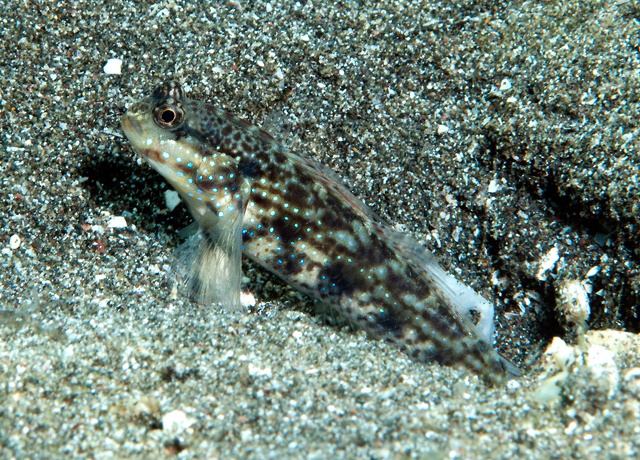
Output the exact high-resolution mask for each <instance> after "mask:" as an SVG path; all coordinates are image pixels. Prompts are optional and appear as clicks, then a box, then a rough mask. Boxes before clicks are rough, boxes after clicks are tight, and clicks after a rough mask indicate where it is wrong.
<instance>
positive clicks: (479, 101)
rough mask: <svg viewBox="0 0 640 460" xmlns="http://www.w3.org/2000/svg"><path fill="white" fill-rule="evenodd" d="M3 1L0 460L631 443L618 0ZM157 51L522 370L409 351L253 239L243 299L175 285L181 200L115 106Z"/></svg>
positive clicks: (629, 136) (632, 223)
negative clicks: (487, 373) (137, 145)
mask: <svg viewBox="0 0 640 460" xmlns="http://www.w3.org/2000/svg"><path fill="white" fill-rule="evenodd" d="M0 7H1V8H2V11H3V15H2V17H0V33H1V37H2V41H1V45H0V53H1V56H0V81H1V84H0V107H1V112H0V132H1V134H2V137H1V140H0V158H1V159H2V161H1V162H0V178H1V180H2V194H1V195H0V225H1V226H2V231H1V232H0V285H1V287H0V400H1V401H3V402H2V404H0V458H7V459H11V458H16V459H23V458H96V459H107V458H129V459H132V458H141V459H142V458H158V457H161V456H162V457H166V456H177V457H180V458H260V459H264V458H278V459H284V458H295V459H299V458H309V459H314V458H317V459H324V458H336V459H338V458H349V459H353V458H369V459H370V458H375V459H384V458H465V459H467V458H513V457H516V458H521V457H526V458H540V459H547V458H568V457H576V458H580V457H592V458H593V457H595V456H597V457H599V458H623V457H627V456H637V455H638V454H639V453H640V403H639V399H640V364H639V363H638V358H637V357H638V352H639V351H640V349H639V347H640V342H639V339H638V335H637V333H638V332H639V331H640V319H639V316H638V308H639V306H640V301H639V300H640V274H639V273H640V272H639V268H640V252H639V250H638V247H640V236H639V235H640V233H639V232H638V228H640V188H639V184H638V177H640V158H639V154H638V152H639V147H640V141H639V136H640V132H639V131H638V120H640V99H639V92H638V88H639V87H640V49H639V48H638V46H639V42H638V37H639V36H640V10H638V5H637V4H636V2H632V1H625V0H620V1H605V2H601V1H587V2H542V1H538V2H513V3H510V4H508V5H496V4H495V2H483V1H478V2H466V3H465V4H464V6H460V5H459V2H444V1H443V2H435V1H433V2H432V1H429V2H360V3H356V2H350V1H343V2H335V3H332V2H328V1H327V2H309V1H300V2H276V1H272V2H265V1H246V2H238V1H236V2H219V3H205V2H182V1H170V2H163V3H155V4H145V3H144V2H122V1H112V2H104V3H103V4H97V3H95V2H88V1H76V2H71V1H67V2H57V3H56V2H43V3H34V2H29V1H22V2H8V1H6V0H2V1H0ZM168 78H176V79H179V80H180V81H181V82H183V84H184V86H185V88H186V89H187V91H188V94H189V97H191V98H194V99H202V100H207V101H209V102H211V103H214V104H217V105H219V106H221V107H225V108H227V109H228V110H230V111H232V112H233V113H236V114H237V115H239V116H242V117H244V118H246V119H248V120H250V121H251V122H253V123H257V124H263V123H264V124H265V125H266V126H268V128H269V130H270V131H272V132H273V133H274V134H275V135H276V136H277V137H278V138H279V139H281V140H282V142H283V143H285V144H286V145H288V146H289V147H290V148H292V149H294V150H296V151H299V152H302V153H304V154H306V155H308V156H310V157H313V158H315V159H317V160H319V161H321V162H322V163H324V164H327V165H329V166H330V167H331V168H333V169H334V170H335V171H336V172H337V173H338V174H339V175H340V176H341V177H343V179H344V180H345V182H346V183H347V184H348V186H349V188H350V189H351V190H352V191H353V192H354V193H355V194H356V195H357V196H359V197H360V198H362V199H363V200H364V201H365V202H366V203H367V204H368V205H369V206H371V207H372V209H374V211H376V212H377V213H378V214H380V215H381V216H383V217H384V218H385V219H387V220H388V221H390V222H391V223H393V224H394V225H395V226H396V227H397V228H399V229H401V230H404V231H406V232H409V233H411V234H412V235H413V236H414V237H415V238H416V239H417V240H418V241H420V242H421V243H422V244H424V245H426V246H427V247H429V248H430V249H431V250H432V251H434V252H435V253H436V255H437V257H438V258H439V259H440V261H441V263H442V265H443V266H444V267H445V268H446V269H447V270H448V271H449V272H450V273H452V274H454V275H455V276H456V277H457V278H458V279H460V280H461V281H463V282H465V283H467V284H469V285H470V286H472V287H473V288H474V289H475V290H477V291H478V292H480V293H482V295H484V296H485V297H486V298H487V299H489V300H491V301H492V302H494V304H495V305H496V313H497V315H496V325H497V337H496V347H497V348H498V349H499V350H500V352H501V353H503V354H505V355H506V356H508V357H509V358H510V359H512V360H513V361H514V362H516V363H517V364H518V365H519V366H520V367H521V368H522V369H523V370H524V374H525V375H524V376H523V377H522V378H518V379H515V380H511V381H509V382H508V383H507V384H506V385H505V386H504V387H499V388H490V387H486V386H485V385H484V384H483V383H482V382H481V381H479V380H478V378H477V377H476V376H470V375H467V374H465V373H464V372H463V371H461V370H459V369H452V368H447V367H439V366H437V365H434V366H425V365H421V364H417V363H413V362H411V361H409V360H408V359H407V358H406V357H405V356H404V355H403V354H402V353H400V352H399V351H398V350H396V349H394V348H393V347H391V346H388V345H386V344H384V343H378V342H374V341H370V340H367V339H366V337H365V336H364V334H363V333H362V332H358V331H353V330H351V329H349V328H348V327H346V326H345V325H343V324H340V322H339V321H336V320H335V318H332V317H330V316H327V315H326V314H324V313H318V314H316V306H315V305H314V304H313V303H312V302H311V301H310V300H309V299H307V298H305V297H304V296H301V295H299V294H296V293H294V292H292V291H291V289H290V288H289V287H288V286H286V285H284V284H283V283H282V282H280V281H279V280H278V279H277V278H275V277H274V276H272V275H270V274H268V273H266V272H264V271H262V270H261V269H259V268H258V267H257V266H254V265H251V264H249V263H245V265H244V269H245V275H246V277H247V282H246V284H245V290H246V291H247V293H250V294H252V295H253V296H254V298H255V302H256V304H255V306H254V307H252V308H251V309H250V311H249V314H239V313H232V312H227V311H223V310H220V309H217V308H205V307H202V306H200V305H196V304H193V303H191V302H189V300H188V298H187V296H185V295H184V293H183V292H182V291H181V290H180V289H175V288H174V287H173V286H171V284H170V283H168V282H167V279H166V274H167V272H168V271H169V270H170V266H171V254H172V251H173V250H174V249H175V248H176V247H177V246H178V245H179V244H180V238H179V236H178V234H177V233H178V231H179V230H181V229H182V228H184V227H186V226H187V225H189V223H190V222H191V220H190V217H189V216H188V212H187V211H186V210H185V208H184V206H183V205H178V206H177V207H175V209H172V210H171V211H170V210H169V209H167V208H168V204H167V202H166V200H165V192H167V190H168V189H169V187H168V186H167V185H166V184H165V183H164V182H163V180H162V178H160V177H159V175H157V174H156V173H154V172H153V171H152V170H150V169H149V168H148V167H147V166H145V165H143V164H142V163H141V162H140V161H138V160H137V159H136V158H135V156H134V154H133V152H132V150H131V148H130V147H129V145H128V143H127V141H126V139H125V138H124V137H123V134H122V131H121V129H120V124H119V119H120V117H121V115H122V114H123V113H124V111H125V110H126V108H127V106H128V105H129V104H131V103H132V102H133V101H135V100H137V99H139V98H140V97H142V96H143V95H145V94H148V93H149V91H151V90H152V89H153V88H154V87H155V86H156V85H157V84H159V83H160V82H161V81H163V80H165V79H168ZM623 331H625V332H623ZM545 350H546V351H545Z"/></svg>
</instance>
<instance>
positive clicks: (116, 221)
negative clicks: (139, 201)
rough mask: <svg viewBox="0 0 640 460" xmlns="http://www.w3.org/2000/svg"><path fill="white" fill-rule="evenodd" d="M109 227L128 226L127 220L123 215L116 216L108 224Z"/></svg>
mask: <svg viewBox="0 0 640 460" xmlns="http://www.w3.org/2000/svg"><path fill="white" fill-rule="evenodd" d="M107 227H108V228H127V221H126V219H125V218H124V217H122V216H114V217H112V218H111V219H110V220H109V223H108V224H107Z"/></svg>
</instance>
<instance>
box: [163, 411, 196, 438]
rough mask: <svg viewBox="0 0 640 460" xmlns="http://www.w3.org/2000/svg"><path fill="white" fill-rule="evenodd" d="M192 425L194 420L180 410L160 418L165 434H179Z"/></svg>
mask: <svg viewBox="0 0 640 460" xmlns="http://www.w3.org/2000/svg"><path fill="white" fill-rule="evenodd" d="M193 423H194V420H193V419H192V418H190V417H188V416H187V414H185V413H184V412H182V411H181V410H172V411H171V412H169V413H167V414H165V415H164V416H163V417H162V430H163V431H164V432H167V433H172V434H179V433H182V432H183V431H184V430H186V429H187V428H189V427H190V426H191V425H193Z"/></svg>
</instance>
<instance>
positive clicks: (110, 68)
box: [102, 58, 122, 75]
mask: <svg viewBox="0 0 640 460" xmlns="http://www.w3.org/2000/svg"><path fill="white" fill-rule="evenodd" d="M102 70H103V71H104V73H106V74H107V75H121V74H122V59H117V58H111V59H109V60H107V63H106V64H105V65H104V67H103V68H102Z"/></svg>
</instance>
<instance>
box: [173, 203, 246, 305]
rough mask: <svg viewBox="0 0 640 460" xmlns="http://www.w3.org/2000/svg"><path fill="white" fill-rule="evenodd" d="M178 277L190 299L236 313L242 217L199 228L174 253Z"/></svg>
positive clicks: (238, 214) (240, 278) (238, 295)
mask: <svg viewBox="0 0 640 460" xmlns="http://www.w3.org/2000/svg"><path fill="white" fill-rule="evenodd" d="M176 257H177V262H178V268H179V271H180V273H181V274H182V275H183V276H185V277H186V281H187V284H188V286H189V290H190V292H191V295H192V296H193V298H194V299H195V300H196V301H197V302H199V303H202V304H212V303H219V304H220V305H222V307H224V308H227V309H230V310H240V309H241V308H242V306H241V303H240V290H241V287H242V214H240V213H237V214H235V215H233V216H230V218H229V219H218V218H217V216H216V222H215V223H213V224H212V225H206V224H205V223H203V224H201V225H200V228H199V230H198V232H197V233H196V234H195V235H194V236H192V237H190V238H189V239H188V240H187V241H186V242H185V243H184V244H183V245H182V246H181V247H180V248H179V249H178V250H177V252H176Z"/></svg>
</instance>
